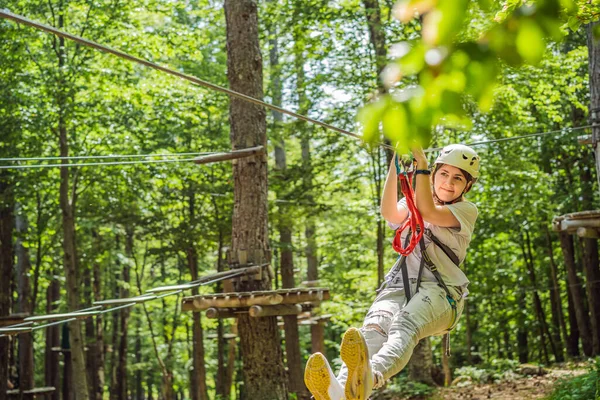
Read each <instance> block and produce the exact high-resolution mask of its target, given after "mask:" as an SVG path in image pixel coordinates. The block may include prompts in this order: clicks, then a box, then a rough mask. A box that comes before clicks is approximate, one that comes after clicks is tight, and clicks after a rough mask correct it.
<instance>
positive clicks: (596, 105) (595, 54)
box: [587, 21, 600, 265]
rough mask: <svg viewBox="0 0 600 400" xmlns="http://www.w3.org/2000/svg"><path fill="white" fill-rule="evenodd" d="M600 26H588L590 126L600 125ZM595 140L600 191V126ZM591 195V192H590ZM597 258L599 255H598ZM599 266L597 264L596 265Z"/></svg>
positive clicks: (597, 128) (597, 22) (594, 135)
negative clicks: (599, 32)
mask: <svg viewBox="0 0 600 400" xmlns="http://www.w3.org/2000/svg"><path fill="white" fill-rule="evenodd" d="M598 25H600V22H599V21H596V22H592V23H590V24H588V26H587V45H588V54H589V56H588V59H589V64H588V65H589V74H590V114H589V115H590V124H594V125H596V124H599V123H600V43H599V41H598V39H597V38H596V39H594V29H597V28H598ZM592 135H593V137H594V138H595V141H594V142H595V147H594V148H593V152H594V154H595V157H596V180H597V184H598V190H600V126H595V127H593V128H592ZM590 193H591V192H590ZM596 256H597V255H596ZM596 265H597V264H596Z"/></svg>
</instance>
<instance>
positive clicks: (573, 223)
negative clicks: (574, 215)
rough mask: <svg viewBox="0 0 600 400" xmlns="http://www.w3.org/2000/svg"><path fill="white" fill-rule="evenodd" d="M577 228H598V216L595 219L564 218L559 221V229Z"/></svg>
mask: <svg viewBox="0 0 600 400" xmlns="http://www.w3.org/2000/svg"><path fill="white" fill-rule="evenodd" d="M577 228H600V217H599V218H597V219H564V220H562V221H560V230H562V231H568V230H577Z"/></svg>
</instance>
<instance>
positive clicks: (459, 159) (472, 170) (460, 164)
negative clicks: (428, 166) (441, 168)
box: [435, 144, 480, 183]
mask: <svg viewBox="0 0 600 400" xmlns="http://www.w3.org/2000/svg"><path fill="white" fill-rule="evenodd" d="M479 160H480V158H479V156H478V155H477V153H475V150H473V149H472V148H470V147H469V146H465V145H464V144H451V145H449V146H446V147H444V148H443V149H442V151H441V152H440V155H439V156H438V158H437V159H436V160H435V163H436V164H448V165H452V166H453V167H456V168H460V169H462V170H463V171H466V172H468V173H469V174H471V176H472V177H473V181H476V180H477V178H478V177H479ZM473 183H475V182H473Z"/></svg>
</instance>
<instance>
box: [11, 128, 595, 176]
mask: <svg viewBox="0 0 600 400" xmlns="http://www.w3.org/2000/svg"><path fill="white" fill-rule="evenodd" d="M598 126H600V124H590V125H584V126H577V127H572V128H562V129H556V130H553V131H547V132H537V133H531V134H526V135H519V136H512V137H506V138H499V139H491V140H485V141H480V142H472V143H467V145H468V146H482V145H485V144H490V143H498V142H507V141H512V140H521V139H528V138H532V137H539V136H547V135H554V134H557V133H572V132H577V131H580V130H583V129H589V128H595V127H598ZM563 136H566V135H563ZM441 149H442V147H431V148H428V149H425V150H424V152H426V153H430V152H433V151H439V150H441ZM217 153H219V152H217V151H209V152H190V153H172V154H167V153H165V154H127V155H117V154H111V155H98V156H70V157H22V158H19V157H13V158H0V162H18V161H45V160H48V161H56V160H88V159H112V158H150V157H184V156H190V155H194V156H198V155H210V154H217ZM193 160H194V159H193V158H192V159H189V158H188V159H180V160H147V161H114V162H97V163H80V164H36V165H27V164H25V165H0V169H27V168H51V167H55V168H60V167H68V168H71V167H85V166H102V165H130V164H149V163H162V162H164V163H169V162H185V161H193Z"/></svg>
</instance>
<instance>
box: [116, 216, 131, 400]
mask: <svg viewBox="0 0 600 400" xmlns="http://www.w3.org/2000/svg"><path fill="white" fill-rule="evenodd" d="M125 232H126V234H125V254H126V256H127V258H128V259H129V260H132V259H133V240H134V227H133V226H131V225H128V226H126V227H125ZM121 271H122V274H123V275H122V281H123V286H122V287H121V292H120V295H119V296H120V297H123V298H127V297H129V283H130V267H129V262H125V263H123V268H122V269H121ZM129 314H130V308H129V307H127V308H123V309H121V310H120V311H119V332H120V337H119V353H118V356H117V357H118V359H117V368H116V371H117V375H116V378H117V381H116V386H117V388H116V393H117V396H116V398H117V400H127V399H128V398H129V396H128V390H127V389H128V385H127V353H128V350H127V348H128V337H129V336H128V331H129V330H128V329H127V325H128V323H129Z"/></svg>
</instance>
